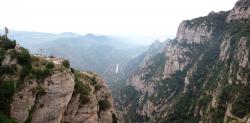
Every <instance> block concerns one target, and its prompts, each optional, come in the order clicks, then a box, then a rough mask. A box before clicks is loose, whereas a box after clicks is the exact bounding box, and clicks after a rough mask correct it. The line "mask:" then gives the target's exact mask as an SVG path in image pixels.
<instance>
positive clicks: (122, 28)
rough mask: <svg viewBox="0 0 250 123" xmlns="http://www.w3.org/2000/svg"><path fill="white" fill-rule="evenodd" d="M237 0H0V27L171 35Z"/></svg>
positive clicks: (136, 34) (47, 30) (231, 4)
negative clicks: (188, 22) (184, 24)
mask: <svg viewBox="0 0 250 123" xmlns="http://www.w3.org/2000/svg"><path fill="white" fill-rule="evenodd" d="M236 1H237V0H0V3H1V7H0V11H1V14H0V27H1V28H2V27H3V26H8V27H9V28H11V29H16V30H26V31H39V32H53V33H61V32H75V33H80V34H85V33H96V34H108V35H123V36H128V35H133V36H166V37H168V36H174V35H175V33H176V31H177V28H178V25H179V23H180V22H181V21H182V20H185V19H192V18H195V17H199V16H205V15H207V14H208V13H209V12H210V11H215V12H217V11H220V10H229V9H231V8H232V7H233V6H234V3H235V2H236Z"/></svg>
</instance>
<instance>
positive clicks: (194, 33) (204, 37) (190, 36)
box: [176, 21, 212, 44]
mask: <svg viewBox="0 0 250 123" xmlns="http://www.w3.org/2000/svg"><path fill="white" fill-rule="evenodd" d="M211 34H212V31H211V29H209V27H208V26H207V25H206V23H205V22H204V23H201V24H198V25H196V24H195V22H192V21H183V22H182V23H181V24H180V25H179V28H178V31H177V35H176V40H177V41H178V42H185V43H188V44H192V43H204V42H207V41H208V40H209V39H210V38H211Z"/></svg>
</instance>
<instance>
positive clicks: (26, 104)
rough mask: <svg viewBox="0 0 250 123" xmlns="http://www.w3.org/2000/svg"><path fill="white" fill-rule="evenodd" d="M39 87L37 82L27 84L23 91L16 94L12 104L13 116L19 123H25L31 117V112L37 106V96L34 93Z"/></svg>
mask: <svg viewBox="0 0 250 123" xmlns="http://www.w3.org/2000/svg"><path fill="white" fill-rule="evenodd" d="M36 87H37V83H36V82H35V81H31V82H30V83H29V84H26V85H25V86H24V87H23V89H22V90H21V91H19V92H18V93H16V94H15V95H14V98H13V102H12V104H11V116H12V117H13V118H14V119H16V120H17V121H18V122H19V123H24V122H25V121H26V119H27V118H28V117H29V111H30V110H31V108H32V106H33V105H34V104H35V100H36V97H35V94H34V92H32V90H33V89H35V88H36Z"/></svg>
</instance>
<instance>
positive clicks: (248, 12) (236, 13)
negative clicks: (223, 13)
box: [226, 0, 250, 23]
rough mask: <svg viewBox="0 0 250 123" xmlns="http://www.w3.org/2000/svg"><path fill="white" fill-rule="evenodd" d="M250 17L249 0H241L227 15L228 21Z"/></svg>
mask: <svg viewBox="0 0 250 123" xmlns="http://www.w3.org/2000/svg"><path fill="white" fill-rule="evenodd" d="M249 18H250V1H249V0H239V1H238V2H237V3H236V4H235V6H234V8H233V9H232V10H230V13H229V15H228V17H227V20H226V21H227V22H228V23H230V22H234V21H240V20H242V19H247V20H248V19H249Z"/></svg>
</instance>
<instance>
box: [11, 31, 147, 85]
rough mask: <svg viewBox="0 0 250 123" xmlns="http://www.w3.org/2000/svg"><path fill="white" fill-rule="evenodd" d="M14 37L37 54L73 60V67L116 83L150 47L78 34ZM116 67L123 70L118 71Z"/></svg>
mask: <svg viewBox="0 0 250 123" xmlns="http://www.w3.org/2000/svg"><path fill="white" fill-rule="evenodd" d="M10 37H12V38H14V39H16V40H18V41H19V43H20V44H21V45H22V46H24V47H27V48H28V49H29V50H30V51H31V53H33V54H41V51H40V49H42V54H43V55H46V56H50V55H53V56H56V57H62V58H65V59H69V61H70V62H71V64H72V67H73V68H77V69H80V70H85V71H95V72H97V73H98V74H100V75H101V76H103V77H104V79H105V80H106V81H108V82H109V83H112V82H113V81H115V79H116V78H117V77H116V75H117V73H119V72H120V70H123V68H124V65H125V64H126V63H127V62H128V61H130V60H131V59H132V58H134V57H136V56H137V55H139V54H140V53H142V52H143V51H145V49H146V47H144V46H140V45H136V44H132V43H128V42H125V41H121V40H117V39H113V38H112V37H109V36H98V35H94V34H86V35H79V34H74V33H61V34H50V33H39V32H16V31H13V33H12V32H11V35H10ZM116 66H119V68H120V69H119V71H117V72H116Z"/></svg>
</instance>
